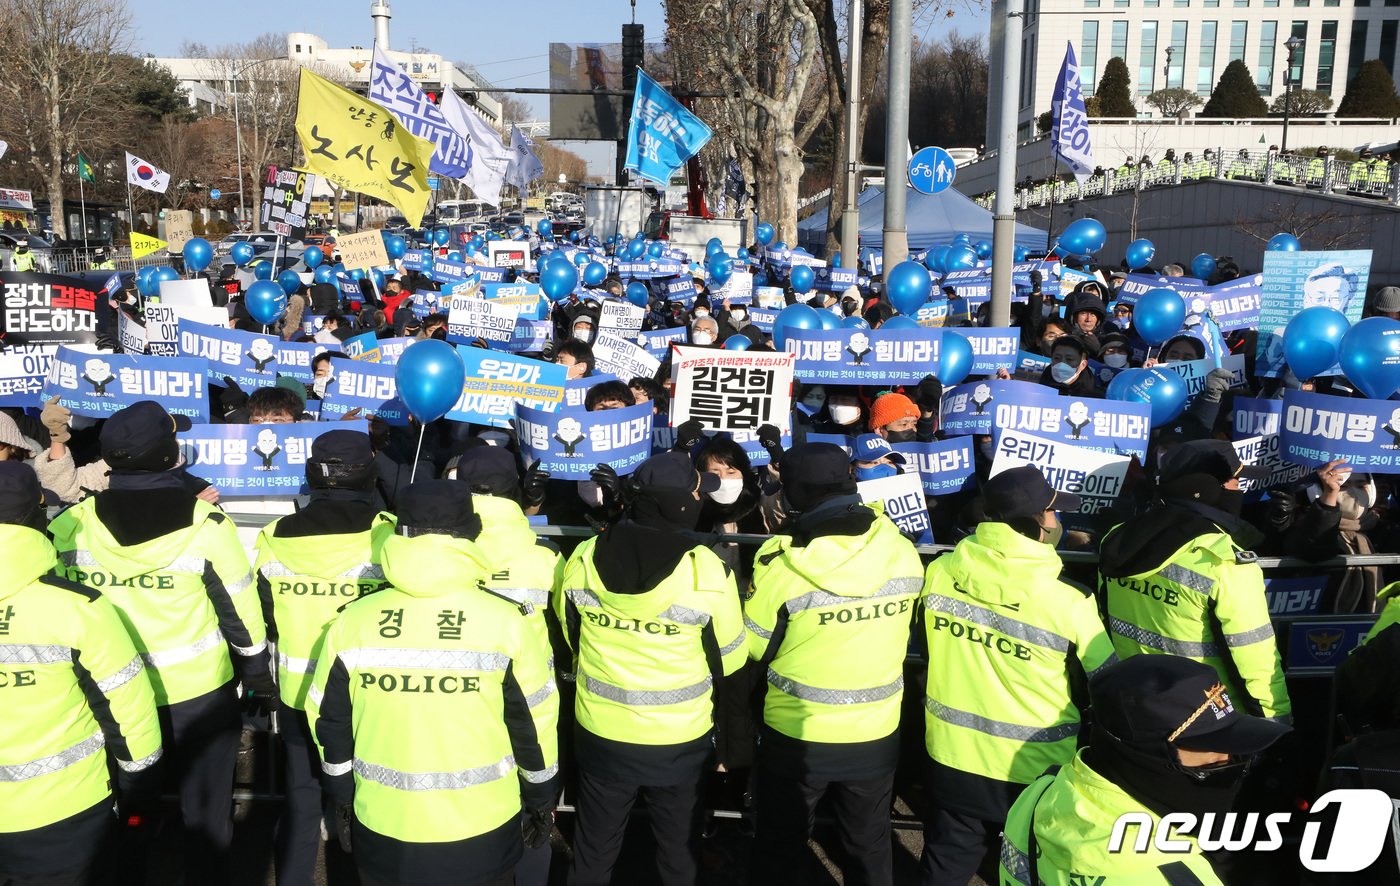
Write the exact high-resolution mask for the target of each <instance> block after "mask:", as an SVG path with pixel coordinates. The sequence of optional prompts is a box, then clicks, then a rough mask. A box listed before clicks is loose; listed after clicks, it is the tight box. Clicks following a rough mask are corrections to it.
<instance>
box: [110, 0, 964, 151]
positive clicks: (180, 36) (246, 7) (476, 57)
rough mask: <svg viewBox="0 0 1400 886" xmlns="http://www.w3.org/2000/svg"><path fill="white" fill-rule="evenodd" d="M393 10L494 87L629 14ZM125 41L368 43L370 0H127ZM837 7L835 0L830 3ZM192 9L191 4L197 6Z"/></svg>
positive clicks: (605, 8)
mask: <svg viewBox="0 0 1400 886" xmlns="http://www.w3.org/2000/svg"><path fill="white" fill-rule="evenodd" d="M389 2H390V6H391V9H392V12H393V20H392V22H391V23H390V44H391V45H392V47H393V48H394V49H398V50H407V49H410V48H411V47H412V45H413V44H414V42H415V41H416V43H417V45H418V47H419V48H420V49H424V50H429V51H432V52H436V53H439V54H440V55H443V56H445V57H447V58H449V59H452V60H453V61H464V62H468V63H470V64H472V65H475V66H476V67H477V69H478V70H480V71H481V73H482V74H483V75H484V76H485V77H487V78H488V79H490V80H491V81H492V83H494V84H495V85H496V86H500V87H503V88H508V87H527V86H528V87H543V86H548V85H549V59H548V57H547V54H548V52H549V44H550V43H615V42H618V41H619V40H621V35H622V25H623V24H624V23H626V22H629V21H631V17H632V8H631V4H630V3H629V2H628V0H508V2H503V0H492V2H486V0H465V2H464V0H455V2H454V0H389ZM636 2H637V9H636V16H637V21H638V22H639V23H641V24H643V25H645V26H646V34H647V40H648V42H660V41H661V40H662V39H663V38H664V36H665V31H666V18H665V14H664V12H663V10H662V5H661V3H660V2H659V0H636ZM129 3H130V9H131V12H132V20H133V25H134V27H133V35H132V42H133V49H134V50H135V51H136V52H137V53H138V54H141V55H144V54H147V53H149V54H151V55H158V56H173V55H177V54H179V50H180V47H181V45H182V44H183V43H184V42H185V41H187V40H189V41H195V42H201V43H204V44H205V45H207V46H210V47H214V46H219V45H221V44H225V43H241V42H245V41H247V40H251V39H253V38H254V37H257V36H258V35H260V34H264V33H267V32H269V31H275V32H278V33H285V32H289V31H301V32H307V33H311V34H315V35H317V36H319V37H322V38H324V39H325V40H326V42H327V43H329V44H330V45H331V46H337V47H343V46H352V45H360V46H368V45H370V43H372V42H373V40H374V28H373V24H372V23H371V21H370V17H369V8H370V0H291V2H285V3H272V2H270V0H255V2H251V3H228V2H224V3H200V4H197V5H192V4H191V3H190V0H129ZM838 5H844V3H842V4H838ZM196 10H197V11H196ZM986 20H987V13H986V11H985V10H973V9H966V8H962V9H958V11H957V15H956V17H955V18H954V19H946V18H944V17H942V16H938V15H925V16H921V17H920V19H919V20H917V21H915V23H914V30H915V32H916V33H917V34H919V35H920V36H921V37H922V38H925V39H928V38H934V37H938V36H940V35H942V34H944V33H946V32H948V31H949V30H952V28H953V27H954V26H956V27H958V28H959V29H960V30H962V31H964V32H967V33H985V31H986V27H987V25H986ZM520 98H522V99H524V100H526V101H528V102H529V103H530V104H531V106H533V107H534V108H535V109H536V113H537V114H538V115H539V116H540V117H541V118H546V117H547V116H548V113H549V106H548V98H547V97H546V96H520ZM565 146H566V147H568V148H569V149H570V150H573V151H576V152H578V153H579V154H582V155H583V156H584V157H585V158H586V159H587V160H588V161H589V167H590V171H591V172H594V173H599V174H607V173H608V172H609V171H610V170H611V168H612V160H611V157H612V149H611V147H610V146H608V145H607V144H605V143H601V142H592V143H587V142H573V143H565Z"/></svg>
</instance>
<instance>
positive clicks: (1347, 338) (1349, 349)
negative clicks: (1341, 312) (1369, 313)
mask: <svg viewBox="0 0 1400 886" xmlns="http://www.w3.org/2000/svg"><path fill="white" fill-rule="evenodd" d="M1338 356H1339V360H1338V362H1339V363H1341V365H1342V372H1344V373H1346V377H1347V378H1348V379H1350V380H1351V382H1352V383H1353V384H1354V385H1356V386H1357V387H1358V388H1360V389H1361V392H1362V393H1363V394H1365V395H1366V396H1367V397H1370V398H1371V399H1372V400H1384V399H1385V398H1387V397H1389V396H1390V395H1391V394H1393V393H1395V392H1396V391H1397V390H1400V320H1392V319H1390V318H1389V317H1367V318H1366V319H1365V320H1362V321H1361V322H1360V323H1357V324H1356V325H1355V326H1353V327H1351V329H1349V330H1347V333H1346V335H1344V336H1342V346H1341V349H1340V351H1339V354H1338Z"/></svg>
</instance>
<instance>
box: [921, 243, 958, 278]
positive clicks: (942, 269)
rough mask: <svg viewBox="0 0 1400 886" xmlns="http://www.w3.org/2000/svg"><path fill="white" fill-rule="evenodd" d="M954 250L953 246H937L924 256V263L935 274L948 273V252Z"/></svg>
mask: <svg viewBox="0 0 1400 886" xmlns="http://www.w3.org/2000/svg"><path fill="white" fill-rule="evenodd" d="M952 251H953V247H951V246H935V247H934V248H932V249H930V250H929V251H928V254H927V255H925V256H924V264H925V265H926V266H927V267H928V269H929V270H930V271H933V272H934V273H935V274H946V273H947V272H948V253H950V252H952Z"/></svg>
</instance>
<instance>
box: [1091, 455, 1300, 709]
mask: <svg viewBox="0 0 1400 886" xmlns="http://www.w3.org/2000/svg"><path fill="white" fill-rule="evenodd" d="M1262 470H1266V469H1258V468H1249V467H1245V466H1244V465H1241V464H1240V460H1239V458H1238V456H1236V454H1235V449H1234V447H1233V446H1231V445H1230V444H1229V443H1226V442H1224V441H1221V440H1192V441H1189V442H1186V443H1181V444H1178V445H1176V446H1174V447H1172V448H1171V449H1169V450H1167V452H1166V453H1165V454H1164V455H1163V456H1162V459H1161V465H1160V468H1159V479H1158V484H1157V492H1158V495H1159V497H1160V500H1159V501H1158V502H1157V503H1156V504H1154V505H1153V507H1151V508H1149V509H1148V510H1147V511H1146V512H1145V513H1143V514H1141V515H1139V516H1137V517H1134V518H1133V519H1131V520H1129V521H1127V522H1126V523H1123V524H1122V525H1120V526H1117V527H1115V528H1114V529H1113V530H1111V531H1110V532H1109V534H1108V535H1107V536H1105V537H1104V540H1103V545H1102V550H1101V553H1100V557H1099V571H1100V573H1101V575H1102V581H1103V585H1104V588H1105V592H1106V596H1107V601H1106V602H1107V609H1108V630H1109V633H1110V635H1112V637H1113V645H1114V648H1115V649H1116V650H1117V652H1118V657H1119V658H1127V657H1128V656H1130V655H1138V654H1142V653H1148V654H1162V653H1167V654H1171V655H1182V656H1186V657H1187V658H1194V659H1195V660H1197V661H1201V662H1205V663H1206V664H1208V665H1210V666H1211V667H1213V668H1215V669H1216V672H1217V673H1219V674H1220V679H1221V680H1222V681H1223V682H1224V683H1225V685H1226V686H1227V687H1229V688H1230V689H1231V690H1232V692H1233V693H1234V697H1235V700H1236V701H1238V702H1240V703H1243V704H1245V705H1247V706H1248V708H1249V709H1250V710H1251V711H1252V712H1255V713H1261V714H1263V715H1264V716H1266V717H1281V718H1282V717H1288V716H1289V714H1290V713H1291V711H1292V707H1291V705H1290V703H1289V699H1288V687H1287V686H1286V685H1285V684H1284V679H1283V666H1282V664H1281V663H1280V661H1279V654H1278V648H1277V646H1276V645H1275V643H1274V629H1273V626H1272V625H1271V624H1270V622H1269V606H1268V602H1267V600H1266V599H1265V597H1264V576H1263V572H1262V571H1261V570H1260V568H1259V565H1258V564H1257V563H1255V562H1254V554H1253V553H1252V552H1251V551H1249V550H1248V548H1250V547H1252V546H1253V545H1255V544H1256V543H1257V542H1258V540H1259V539H1260V538H1261V537H1262V536H1261V535H1260V534H1259V533H1258V531H1257V530H1255V529H1254V528H1253V527H1252V526H1250V525H1249V524H1248V523H1245V522H1244V521H1243V520H1242V519H1240V505H1241V503H1242V501H1243V493H1241V492H1240V491H1239V478H1240V477H1241V476H1250V475H1253V474H1257V473H1259V472H1260V471H1262Z"/></svg>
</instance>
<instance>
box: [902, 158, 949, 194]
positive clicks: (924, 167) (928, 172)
mask: <svg viewBox="0 0 1400 886" xmlns="http://www.w3.org/2000/svg"><path fill="white" fill-rule="evenodd" d="M957 175H958V165H957V164H956V163H954V162H953V157H952V155H951V154H949V153H948V152H947V151H945V150H943V149H942V148H937V147H927V148H920V149H919V150H918V151H917V152H916V153H915V154H914V156H912V157H910V158H909V184H910V186H912V187H913V188H914V190H916V191H918V192H919V193H921V194H938V193H941V192H942V191H946V190H948V189H949V188H951V187H952V186H953V179H954V178H956V177H957Z"/></svg>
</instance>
